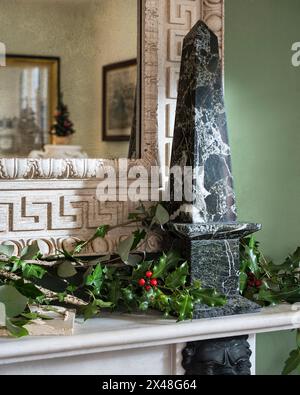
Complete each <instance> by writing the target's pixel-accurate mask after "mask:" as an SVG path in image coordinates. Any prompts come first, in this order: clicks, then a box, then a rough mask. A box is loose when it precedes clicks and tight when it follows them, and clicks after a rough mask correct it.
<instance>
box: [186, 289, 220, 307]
mask: <svg viewBox="0 0 300 395" xmlns="http://www.w3.org/2000/svg"><path fill="white" fill-rule="evenodd" d="M190 292H191V296H192V297H193V300H194V301H195V303H203V304H205V305H207V306H209V307H222V306H224V305H225V304H226V297H225V296H224V295H221V294H219V293H218V292H217V291H216V290H215V289H192V290H191V291H190Z"/></svg>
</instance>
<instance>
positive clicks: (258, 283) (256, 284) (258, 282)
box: [255, 280, 263, 288]
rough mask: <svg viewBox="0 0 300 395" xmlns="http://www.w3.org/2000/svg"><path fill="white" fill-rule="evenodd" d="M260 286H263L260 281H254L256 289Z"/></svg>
mask: <svg viewBox="0 0 300 395" xmlns="http://www.w3.org/2000/svg"><path fill="white" fill-rule="evenodd" d="M262 285H263V282H262V281H261V280H256V281H255V286H256V288H260V287H261V286H262Z"/></svg>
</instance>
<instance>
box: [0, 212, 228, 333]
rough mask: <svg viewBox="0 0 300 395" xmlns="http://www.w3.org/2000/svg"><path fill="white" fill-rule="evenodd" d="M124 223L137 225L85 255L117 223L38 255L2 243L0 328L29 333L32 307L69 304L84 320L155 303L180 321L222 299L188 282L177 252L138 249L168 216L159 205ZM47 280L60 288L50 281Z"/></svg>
mask: <svg viewBox="0 0 300 395" xmlns="http://www.w3.org/2000/svg"><path fill="white" fill-rule="evenodd" d="M129 221H130V222H128V223H127V224H126V225H129V224H131V225H132V224H137V230H136V231H134V232H133V233H132V235H131V236H129V237H128V238H127V239H126V240H123V241H121V242H120V244H119V245H118V248H117V256H115V257H110V256H104V257H99V258H96V259H95V258H93V259H92V260H90V259H84V258H81V257H80V256H79V254H80V253H82V251H83V250H84V248H86V247H87V246H88V245H89V244H90V243H91V242H92V241H94V240H95V239H97V238H102V239H103V238H105V237H106V235H107V234H108V233H109V232H110V231H112V230H113V229H115V227H110V226H108V225H104V226H100V227H99V228H98V229H97V231H96V232H95V234H94V235H93V236H92V237H91V238H90V239H89V240H87V241H81V242H79V243H78V244H77V246H76V248H75V249H74V251H72V252H71V253H70V252H68V251H66V250H62V251H57V255H56V256H46V257H44V256H43V255H42V254H41V252H40V248H39V244H38V242H35V243H33V244H32V245H30V246H29V247H26V248H25V249H24V250H23V251H22V252H21V254H20V256H19V257H16V256H14V255H13V252H14V248H13V246H9V245H2V246H0V255H2V258H1V259H0V326H5V327H6V328H7V330H8V331H9V332H10V333H11V334H12V335H13V336H16V337H21V336H25V335H27V334H28V333H27V331H26V328H25V326H26V324H28V323H29V322H30V321H31V320H33V319H36V318H43V317H41V316H38V315H37V314H32V313H31V311H30V305H42V306H49V305H51V304H52V303H56V304H57V303H61V304H63V305H65V306H75V307H76V308H77V310H78V312H79V314H81V315H83V316H84V318H85V319H89V318H92V317H95V316H98V315H99V313H100V312H101V311H102V310H103V309H108V310H110V311H113V310H118V311H126V312H134V311H136V310H140V311H143V312H145V311H147V310H149V309H155V310H159V311H161V312H162V313H163V315H164V317H169V316H175V317H177V318H178V320H179V321H183V320H186V319H192V317H193V310H194V305H195V304H196V303H203V304H206V305H208V306H223V305H224V304H225V303H226V299H225V297H224V296H223V295H220V294H219V293H217V292H216V291H215V290H214V289H204V288H202V287H201V284H200V282H198V281H195V282H194V283H193V284H190V283H189V278H190V269H189V264H188V262H186V261H184V260H183V259H182V258H181V257H180V255H179V254H178V253H176V252H175V251H170V252H168V253H163V254H161V255H160V256H159V257H155V258H153V259H149V258H147V256H146V255H145V254H141V253H138V252H137V251H138V249H139V248H138V247H139V246H140V245H141V243H143V242H145V240H146V238H147V235H148V234H149V232H151V231H152V230H153V227H154V226H156V227H157V226H160V227H163V226H164V225H166V224H167V223H168V222H169V215H168V213H167V211H166V210H165V209H164V207H163V206H161V205H158V206H156V207H152V208H150V209H148V210H146V209H145V207H144V206H141V207H140V209H139V210H138V211H137V212H136V213H134V214H131V215H130V216H129ZM53 280H55V284H56V285H55V288H56V289H57V288H59V292H58V291H57V290H56V291H54V290H53V289H51V288H50V287H49V284H50V283H53Z"/></svg>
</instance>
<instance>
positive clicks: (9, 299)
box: [0, 285, 28, 318]
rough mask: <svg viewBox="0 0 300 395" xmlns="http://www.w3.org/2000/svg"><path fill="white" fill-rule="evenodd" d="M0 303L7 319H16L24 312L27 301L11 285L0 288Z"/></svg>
mask: <svg viewBox="0 0 300 395" xmlns="http://www.w3.org/2000/svg"><path fill="white" fill-rule="evenodd" d="M0 302H1V303H3V304H4V305H5V309H6V315H7V317H9V318H13V317H17V316H18V315H20V314H21V313H23V311H24V310H25V308H26V306H27V303H28V299H27V298H26V297H25V296H24V295H22V294H21V293H20V292H19V291H18V290H16V288H15V287H13V286H11V285H2V286H1V287H0Z"/></svg>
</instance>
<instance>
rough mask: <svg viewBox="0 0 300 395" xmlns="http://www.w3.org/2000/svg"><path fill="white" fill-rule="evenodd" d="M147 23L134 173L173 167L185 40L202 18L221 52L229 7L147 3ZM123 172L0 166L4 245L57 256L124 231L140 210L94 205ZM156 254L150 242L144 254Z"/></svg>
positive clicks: (197, 0) (57, 165)
mask: <svg viewBox="0 0 300 395" xmlns="http://www.w3.org/2000/svg"><path fill="white" fill-rule="evenodd" d="M143 15H144V21H143V40H142V51H143V61H142V81H143V89H142V155H141V156H142V157H141V159H139V160H136V161H128V166H129V168H131V167H132V166H134V165H138V166H140V165H143V166H144V167H146V168H147V169H149V168H150V166H152V165H155V164H157V163H158V161H159V162H160V164H161V165H165V164H167V163H168V158H169V154H170V152H171V151H170V148H171V143H172V134H173V127H174V118H175V109H176V96H177V77H178V72H179V64H180V56H181V43H182V40H183V37H184V35H185V34H186V33H187V31H188V30H189V29H190V28H191V27H192V25H193V24H194V23H196V21H197V20H198V19H199V18H202V19H204V20H205V21H206V22H207V23H208V24H209V25H210V27H211V28H212V29H213V30H214V31H215V32H216V33H217V34H218V35H219V37H220V38H221V41H220V43H221V50H222V42H223V40H222V37H223V0H143ZM158 130H159V133H158ZM158 141H159V146H160V152H159V151H158ZM118 165H119V160H103V159H0V243H3V242H8V241H12V242H13V243H14V244H15V245H16V248H18V249H20V248H22V246H24V245H25V244H28V243H30V242H31V241H32V240H34V239H42V240H44V242H45V249H46V251H48V252H50V253H51V252H53V251H54V250H55V248H61V246H62V244H63V243H67V245H70V244H72V243H73V242H74V240H76V239H86V238H87V237H89V236H90V235H91V234H92V233H93V232H94V230H95V229H96V228H97V226H99V225H101V224H104V223H105V224H108V225H114V224H123V223H124V222H126V221H127V217H128V212H130V211H132V209H133V208H134V204H132V203H130V202H119V203H106V204H100V203H99V202H98V201H97V200H96V187H97V182H99V181H100V180H102V179H103V168H104V167H105V166H114V167H115V168H117V167H118ZM130 231H131V229H129V228H126V227H125V228H120V229H119V230H117V231H115V232H113V233H111V234H109V236H108V238H107V239H106V240H105V241H97V242H95V243H94V245H93V246H92V247H91V250H90V251H87V252H86V253H92V254H97V253H98V254H99V253H100V254H102V253H107V252H113V251H114V250H115V246H116V244H117V242H118V240H120V238H123V237H126V235H128V233H129V232H130ZM158 246H159V240H158V239H157V238H156V237H155V236H152V237H150V239H149V240H148V245H147V246H145V248H146V249H147V250H150V251H153V250H157V248H158Z"/></svg>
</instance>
